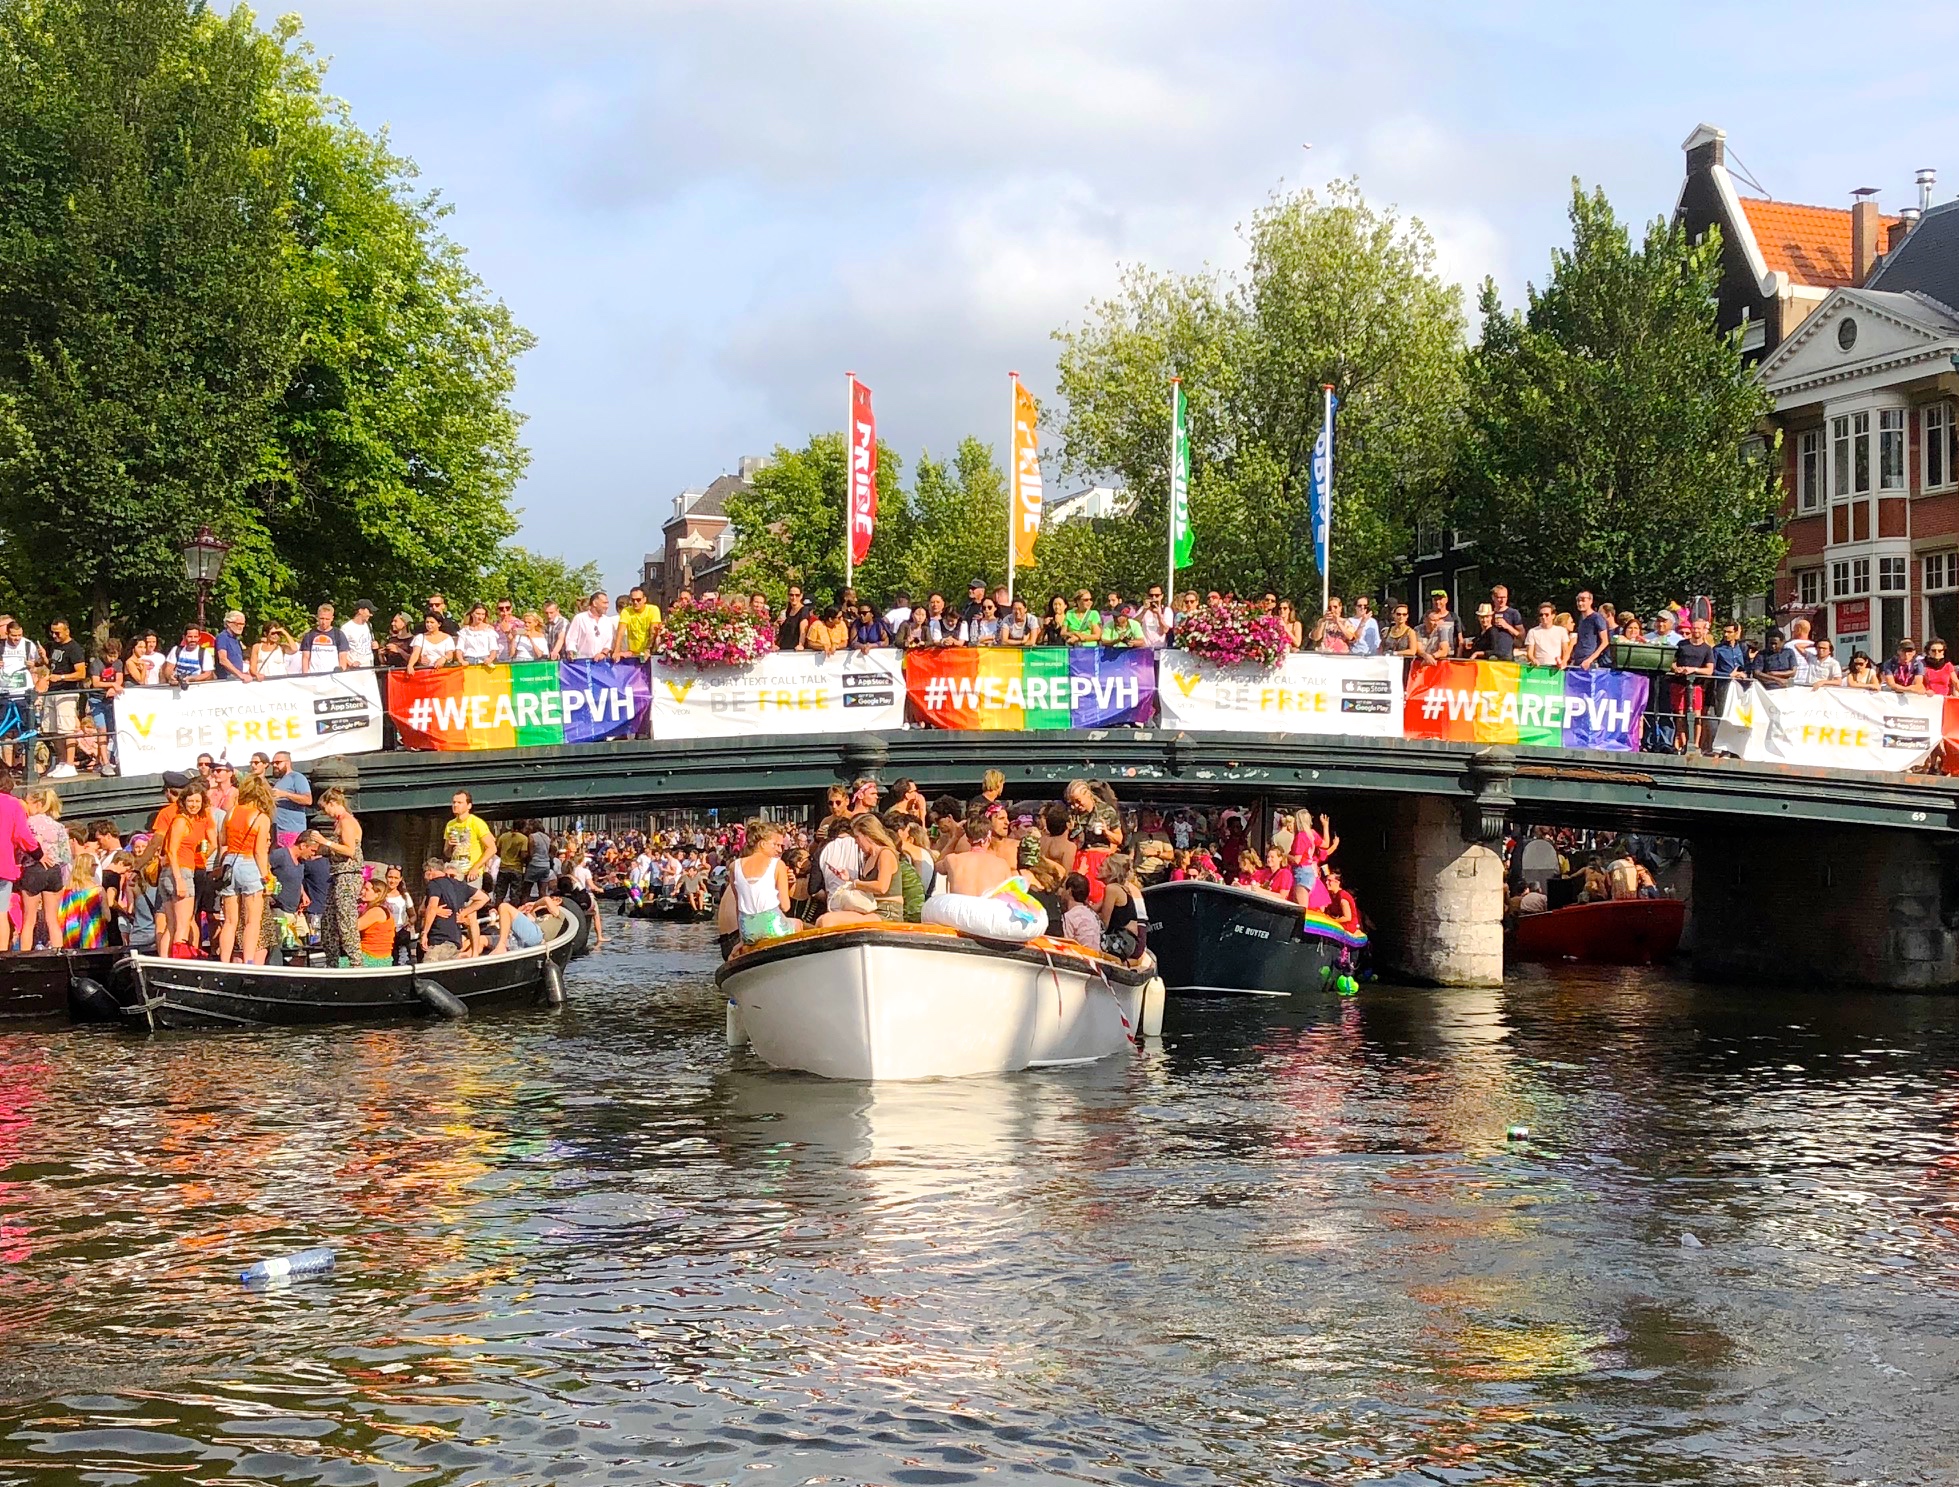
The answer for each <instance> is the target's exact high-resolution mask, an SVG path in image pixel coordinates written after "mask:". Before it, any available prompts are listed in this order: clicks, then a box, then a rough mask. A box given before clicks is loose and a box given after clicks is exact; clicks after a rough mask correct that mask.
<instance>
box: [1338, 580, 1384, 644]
mask: <svg viewBox="0 0 1959 1487" xmlns="http://www.w3.org/2000/svg"><path fill="white" fill-rule="evenodd" d="M1345 634H1346V636H1347V649H1348V650H1349V652H1350V653H1352V654H1353V655H1356V656H1378V655H1380V654H1381V622H1380V621H1379V620H1378V619H1376V618H1375V617H1374V601H1373V600H1372V599H1370V598H1368V597H1367V595H1365V594H1362V595H1361V596H1360V597H1358V598H1357V599H1355V600H1354V617H1353V618H1352V619H1350V620H1348V621H1347V624H1346V628H1345Z"/></svg>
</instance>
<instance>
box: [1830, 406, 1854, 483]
mask: <svg viewBox="0 0 1959 1487" xmlns="http://www.w3.org/2000/svg"><path fill="white" fill-rule="evenodd" d="M1850 467H1851V459H1850V415H1849V414H1848V413H1837V414H1834V415H1832V416H1831V419H1830V499H1831V500H1832V501H1848V500H1849V499H1850Z"/></svg>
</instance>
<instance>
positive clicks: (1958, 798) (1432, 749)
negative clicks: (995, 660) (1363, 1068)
mask: <svg viewBox="0 0 1959 1487" xmlns="http://www.w3.org/2000/svg"><path fill="white" fill-rule="evenodd" d="M301 768H302V771H303V772H304V773H306V774H307V775H308V776H309V777H310V778H311V779H312V780H313V782H314V786H315V790H316V792H317V791H318V790H320V789H324V788H325V787H326V785H328V784H340V785H343V786H344V787H345V788H347V789H348V790H349V791H350V792H351V793H353V795H354V803H355V809H356V810H357V811H359V812H361V813H362V814H368V815H388V814H395V813H417V812H428V811H441V812H444V813H446V812H447V810H448V808H449V801H450V797H451V796H452V795H453V793H454V792H455V791H457V790H467V791H469V792H470V795H471V797H472V798H473V799H474V801H475V803H476V805H477V808H478V810H479V811H480V812H481V813H483V814H485V815H489V816H498V817H508V816H513V815H563V814H566V813H568V812H575V811H578V810H580V809H587V808H589V809H592V810H594V811H604V810H627V809H631V808H633V807H637V806H645V807H648V808H657V807H668V806H683V805H714V804H718V805H732V804H740V805H763V804H785V803H820V801H821V799H822V795H823V791H824V789H825V788H826V787H827V786H829V785H832V784H835V783H837V782H838V781H840V780H846V781H847V780H850V779H854V778H856V777H858V776H860V775H871V776H875V777H877V778H879V779H881V780H883V781H885V782H887V783H888V782H889V781H891V780H893V779H897V778H900V777H903V776H909V777H911V778H913V779H915V780H917V781H918V782H919V784H920V786H921V788H923V789H924V790H926V791H927V793H937V792H940V791H950V792H951V793H953V794H955V795H958V796H960V797H962V798H964V797H966V796H969V795H972V794H975V793H977V792H978V789H979V780H980V776H981V775H982V774H983V773H984V772H985V771H986V770H988V769H998V770H1000V771H1001V772H1002V773H1003V774H1004V775H1005V776H1006V778H1007V794H1008V796H1009V798H1015V799H1025V798H1029V797H1032V796H1053V795H1057V794H1058V793H1059V791H1060V788H1061V786H1063V785H1064V784H1066V783H1067V781H1069V780H1071V779H1097V780H1104V781H1107V782H1108V784H1109V785H1110V786H1112V787H1113V788H1114V789H1115V791H1116V793H1117V794H1118V795H1119V796H1123V797H1126V798H1148V799H1153V800H1162V801H1166V802H1168V801H1182V802H1189V803H1203V802H1212V801H1218V800H1224V799H1234V800H1245V799H1248V798H1255V797H1260V796H1263V797H1268V798H1270V799H1272V800H1273V801H1274V802H1275V803H1277V802H1281V801H1305V800H1309V799H1310V800H1312V801H1313V802H1315V805H1316V808H1317V804H1318V802H1319V801H1321V800H1322V799H1325V798H1328V797H1339V796H1349V797H1353V796H1361V797H1369V796H1371V797H1375V798H1380V797H1384V796H1385V797H1393V796H1407V795H1428V796H1441V797H1445V798H1448V799H1451V800H1453V801H1455V802H1456V803H1457V805H1458V808H1459V809H1460V810H1461V811H1462V813H1463V822H1464V835H1465V838H1466V839H1481V840H1485V841H1489V840H1494V839H1495V838H1496V837H1498V836H1500V835H1501V833H1502V831H1503V829H1504V823H1505V822H1513V821H1514V822H1535V821H1547V822H1558V823H1563V824H1571V825H1595V826H1599V827H1604V828H1615V827H1616V828H1638V829H1642V830H1649V831H1662V832H1668V833H1672V834H1680V835H1691V834H1692V832H1693V829H1694V828H1695V827H1696V826H1707V825H1713V824H1723V825H1727V826H1735V825H1744V824H1747V823H1750V822H1759V823H1761V824H1762V825H1764V826H1767V825H1770V824H1772V823H1773V824H1776V825H1784V826H1792V825H1793V826H1837V827H1844V826H1853V827H1872V828H1881V829H1886V830H1894V831H1904V832H1912V833H1928V834H1932V835H1934V836H1940V837H1950V838H1952V839H1953V841H1954V843H1955V844H1959V779H1947V778H1946V777H1943V776H1926V775H1909V776H1897V775H1877V774H1867V773H1861V772H1852V771H1842V770H1819V769H1801V768H1795V767H1792V766H1787V765H1773V764H1744V763H1742V762H1740V761H1738V760H1732V759H1724V760H1713V759H1701V758H1691V757H1682V756H1676V755H1667V754H1613V753H1605V752H1602V751H1597V750H1574V749H1535V748H1510V747H1503V746H1493V747H1483V746H1478V745H1473V744H1455V743H1439V742H1434V741H1429V740H1409V739H1392V740H1390V739H1381V740H1367V739H1354V738H1347V737H1327V736H1320V737H1316V736H1303V735H1288V734H1250V733H1172V732H1168V731H1166V730H1162V729H1093V730H1081V731H1055V732H1040V733H1005V732H974V733H956V732H948V731H942V730H932V729H907V730H904V731H902V732H894V733H884V734H868V733H860V734H822V735H814V736H801V737H770V738H752V739H751V738H724V739H699V740H666V741H645V740H640V741H633V742H623V743H600V744H573V745H560V746H556V747H547V748H529V749H500V750H493V751H485V752H481V753H414V752H405V751H397V752H393V753H384V754H360V755H350V756H339V757H335V758H330V759H323V760H318V761H315V762H314V763H312V764H310V765H302V766H301ZM56 788H57V789H58V790H59V792H60V794H61V798H62V808H63V814H64V817H65V818H66V819H68V820H71V821H73V820H78V819H92V818H95V817H108V818H110V819H113V820H115V821H116V822H117V823H118V824H119V825H120V826H122V827H123V828H124V829H126V830H127V829H134V828H138V827H140V826H142V825H143V824H144V823H145V822H146V821H147V820H148V817H149V815H150V813H151V812H153V811H154V810H155V808H156V806H157V805H158V803H159V802H160V800H161V785H160V781H159V780H158V779H157V778H156V777H155V776H147V777H141V778H131V779H121V778H111V779H106V780H96V779H79V780H67V781H61V782H59V783H58V784H57V785H56Z"/></svg>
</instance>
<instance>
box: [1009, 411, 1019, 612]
mask: <svg viewBox="0 0 1959 1487" xmlns="http://www.w3.org/2000/svg"><path fill="white" fill-rule="evenodd" d="M1019 532H1020V373H1018V372H1009V373H1007V606H1008V608H1012V607H1013V602H1014V539H1015V538H1016V537H1017V536H1018V535H1019Z"/></svg>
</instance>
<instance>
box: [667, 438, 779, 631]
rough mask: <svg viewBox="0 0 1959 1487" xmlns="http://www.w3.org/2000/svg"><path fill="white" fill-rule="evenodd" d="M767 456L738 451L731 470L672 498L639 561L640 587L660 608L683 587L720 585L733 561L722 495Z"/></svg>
mask: <svg viewBox="0 0 1959 1487" xmlns="http://www.w3.org/2000/svg"><path fill="white" fill-rule="evenodd" d="M767 463H768V461H767V460H766V459H764V458H763V457H762V456H760V455H744V456H742V458H741V460H740V462H739V463H738V464H737V466H736V473H735V474H733V475H722V476H718V477H717V478H716V479H714V480H713V481H711V482H709V484H708V485H707V486H706V487H705V488H704V489H700V490H694V489H688V490H684V491H682V492H681V493H680V494H679V495H677V496H675V497H674V498H673V514H672V515H671V516H669V517H668V518H667V519H666V521H665V522H663V523H662V524H661V526H660V549H659V551H657V552H650V553H648V554H646V556H645V558H644V559H643V560H642V561H641V563H640V580H639V581H640V587H642V588H643V589H645V590H646V596H647V598H649V599H651V600H652V601H653V602H654V603H655V604H658V605H659V606H660V607H661V608H662V609H665V608H666V607H667V606H668V605H670V604H672V603H673V601H674V600H675V599H676V598H678V597H679V595H680V593H681V591H682V590H683V589H692V590H693V591H694V592H695V593H696V594H704V593H707V592H709V591H710V590H713V589H716V588H718V587H719V586H720V584H721V582H722V580H724V579H725V578H726V577H727V574H728V569H729V567H730V565H731V563H732V561H733V554H734V545H735V532H734V527H733V526H732V525H731V524H730V522H729V521H728V505H727V503H728V497H729V496H731V495H733V494H734V493H735V492H736V491H739V490H746V489H747V488H748V481H749V479H750V477H751V476H753V475H754V474H755V472H756V471H757V470H759V469H761V468H762V467H763V466H764V465H765V464H767Z"/></svg>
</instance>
